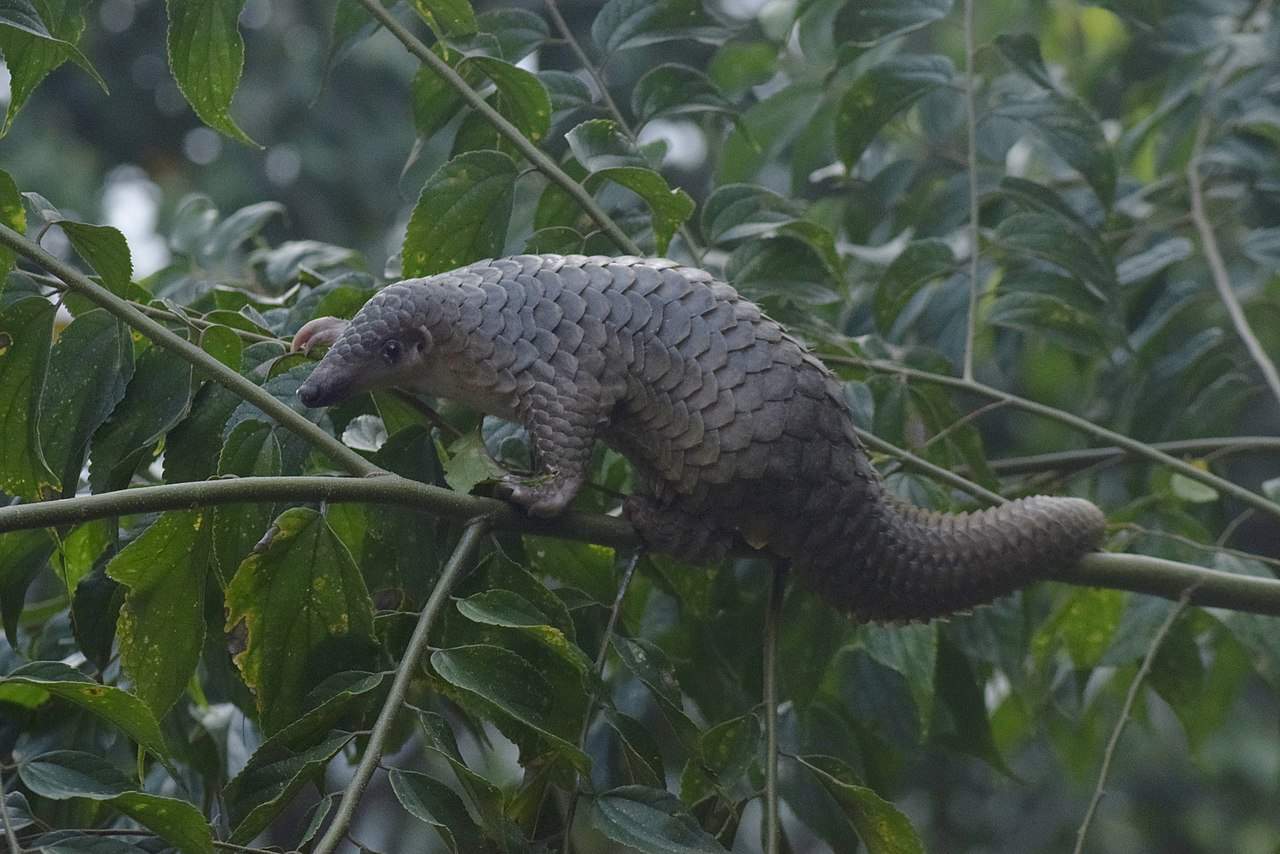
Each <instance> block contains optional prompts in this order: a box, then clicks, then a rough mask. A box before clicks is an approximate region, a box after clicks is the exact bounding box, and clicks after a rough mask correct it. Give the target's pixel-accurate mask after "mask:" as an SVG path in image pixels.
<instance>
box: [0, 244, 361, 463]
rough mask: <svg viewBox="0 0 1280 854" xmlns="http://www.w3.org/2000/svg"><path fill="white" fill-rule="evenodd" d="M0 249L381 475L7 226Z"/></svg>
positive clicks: (324, 446)
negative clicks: (24, 261) (58, 281)
mask: <svg viewBox="0 0 1280 854" xmlns="http://www.w3.org/2000/svg"><path fill="white" fill-rule="evenodd" d="M0 244H3V245H4V246H7V247H9V248H10V249H12V250H13V251H15V252H17V253H18V254H19V255H21V256H23V257H24V258H26V259H28V260H29V261H32V262H34V263H36V264H38V265H39V266H41V267H43V268H44V269H46V270H48V271H49V272H50V273H53V274H54V275H55V276H57V277H58V278H59V279H61V280H62V281H63V282H65V283H66V285H67V286H68V287H69V288H70V289H71V290H73V291H76V292H77V293H79V294H81V295H83V296H84V297H85V298H87V299H88V300H89V301H90V302H92V303H94V304H95V305H98V306H100V307H102V308H105V309H106V310H107V311H109V312H111V313H112V314H113V315H115V316H116V317H118V318H120V319H121V320H123V321H124V322H125V323H127V324H129V325H130V326H132V327H133V328H134V329H137V330H138V331H139V332H141V333H142V334H143V335H146V336H147V337H148V338H150V339H151V340H152V341H154V342H155V343H156V344H158V345H159V346H161V347H164V348H165V349H166V350H170V351H171V352H173V353H174V354H175V355H177V356H178V357H180V358H181V359H183V360H185V361H187V362H189V363H190V364H191V365H193V366H194V367H195V368H196V370H197V371H199V372H200V373H201V374H203V375H204V376H206V377H208V378H209V379H211V380H213V381H214V382H216V383H218V384H219V385H222V386H225V387H226V388H228V389H230V390H231V391H232V392H234V393H235V394H237V395H239V396H240V397H241V398H242V399H244V400H247V401H249V402H250V403H252V404H253V405H254V406H256V407H258V408H259V409H261V410H262V411H263V412H265V413H266V414H267V415H269V416H271V417H272V418H274V419H275V420H276V421H277V422H279V423H280V424H281V425H283V426H284V427H287V428H289V429H290V430H292V431H293V432H295V433H297V434H298V435H300V436H302V437H303V438H305V439H306V440H307V441H309V442H310V443H311V444H313V445H315V446H316V447H317V448H319V449H321V450H322V451H324V452H325V453H326V454H328V455H329V456H330V457H331V458H332V459H333V461H334V462H336V463H337V464H338V465H340V466H341V467H342V468H343V469H345V470H346V471H348V472H350V473H351V474H355V475H370V474H377V473H379V472H381V471H382V469H380V468H378V466H376V465H374V464H373V463H371V462H369V461H368V460H366V459H365V458H364V457H362V456H360V455H359V454H357V453H356V452H355V451H353V450H351V449H350V448H348V447H347V446H346V445H344V444H342V442H340V441H339V440H338V439H336V438H334V437H333V436H330V435H329V434H328V433H326V432H325V431H324V430H321V429H320V428H319V427H317V426H316V425H315V424H312V423H311V422H310V421H308V420H307V419H306V418H304V417H303V416H302V415H300V414H298V413H297V412H295V411H294V410H292V409H290V408H289V406H288V405H287V404H285V403H284V402H283V401H280V400H278V399H276V398H275V397H273V396H272V395H271V394H269V393H268V392H267V391H266V390H264V389H263V388H262V387H261V386H259V385H257V384H256V383H254V382H253V381H252V380H249V379H247V378H245V377H242V376H240V374H238V373H236V372H235V371H233V370H231V368H228V367H227V366H226V365H224V364H222V363H221V362H219V361H218V360H217V359H215V358H214V357H213V356H211V355H209V354H208V353H206V352H205V351H204V350H201V349H200V348H199V347H197V346H196V345H194V344H192V343H191V342H190V341H188V340H186V339H185V338H183V337H182V336H180V335H178V334H176V333H174V332H171V331H170V330H169V329H167V328H165V327H164V326H162V325H161V324H159V323H157V322H156V321H155V320H152V319H151V318H150V317H147V316H146V315H145V314H143V313H142V312H140V311H138V309H136V308H134V307H133V306H132V305H130V303H129V302H128V300H125V299H122V298H121V297H118V296H116V295H115V294H113V293H111V291H109V290H107V289H106V288H104V287H102V286H101V285H98V284H96V283H95V282H93V281H92V280H91V279H89V277H88V276H86V275H84V274H83V273H81V272H80V271H79V270H77V269H75V268H74V267H72V266H71V265H69V264H67V263H65V262H63V261H61V260H59V259H57V258H55V257H54V256H52V255H50V254H49V253H48V252H46V251H45V250H44V249H43V248H41V247H40V246H39V245H38V244H36V243H33V242H32V241H31V240H29V239H27V238H26V237H24V236H23V235H21V234H19V233H18V232H16V231H14V230H13V229H11V228H9V227H8V226H6V225H0Z"/></svg>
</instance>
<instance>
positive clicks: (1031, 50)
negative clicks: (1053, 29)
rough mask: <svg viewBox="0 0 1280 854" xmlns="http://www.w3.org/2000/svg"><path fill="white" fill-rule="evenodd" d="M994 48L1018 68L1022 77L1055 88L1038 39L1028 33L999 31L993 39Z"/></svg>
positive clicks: (1050, 88)
mask: <svg viewBox="0 0 1280 854" xmlns="http://www.w3.org/2000/svg"><path fill="white" fill-rule="evenodd" d="M995 45H996V50H998V51H1000V55H1001V56H1003V57H1004V58H1005V59H1006V60H1008V62H1009V64H1010V65H1012V66H1013V67H1014V68H1016V69H1018V71H1020V72H1021V73H1022V75H1023V76H1024V77H1026V78H1027V79H1028V80H1030V81H1031V82H1032V83H1035V84H1036V85H1037V86H1040V87H1043V88H1045V89H1049V90H1056V89H1057V87H1056V86H1054V85H1053V78H1051V77H1050V76H1049V69H1047V68H1045V65H1044V57H1043V56H1041V55H1040V41H1039V40H1038V39H1037V38H1036V37H1035V36H1033V35H1031V34H1030V33H1001V34H1000V35H998V36H996V39H995Z"/></svg>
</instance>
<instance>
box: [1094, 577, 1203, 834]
mask: <svg viewBox="0 0 1280 854" xmlns="http://www.w3.org/2000/svg"><path fill="white" fill-rule="evenodd" d="M1191 593H1192V588H1191V587H1188V588H1187V589H1186V590H1185V591H1183V593H1182V596H1181V597H1180V598H1179V599H1178V603H1177V605H1175V606H1174V607H1173V609H1172V610H1171V611H1170V612H1169V616H1168V617H1166V618H1165V621H1164V622H1163V623H1161V624H1160V628H1159V629H1158V630H1156V633H1155V635H1154V636H1153V637H1152V638H1151V644H1150V645H1149V646H1148V647H1147V655H1146V657H1145V658H1143V659H1142V666H1141V667H1139V668H1138V672H1137V673H1136V674H1135V675H1134V677H1133V682H1131V683H1130V684H1129V693H1128V695H1127V696H1126V697H1125V698H1124V705H1123V706H1121V707H1120V720H1118V721H1116V726H1115V729H1113V730H1112V731H1111V739H1110V740H1109V741H1108V742H1107V749H1106V751H1105V752H1103V754H1102V768H1101V769H1100V770H1099V771H1098V784H1097V786H1095V787H1094V790H1093V797H1092V798H1090V799H1089V808H1088V809H1087V810H1086V811H1085V814H1084V820H1083V821H1081V822H1080V829H1079V830H1078V831H1076V847H1075V854H1081V852H1083V851H1084V840H1085V836H1086V835H1087V834H1088V833H1089V823H1090V822H1091V821H1093V814H1094V813H1095V812H1096V811H1097V809H1098V804H1099V803H1100V802H1101V801H1102V796H1103V795H1104V794H1105V793H1106V785H1107V774H1108V773H1109V772H1110V770H1111V760H1112V758H1113V757H1114V756H1115V752H1116V745H1118V744H1119V743H1120V734H1121V733H1123V732H1124V727H1125V724H1127V723H1128V722H1129V715H1130V714H1131V713H1132V712H1133V704H1134V702H1135V701H1136V700H1137V698H1138V689H1139V688H1140V687H1142V680H1143V679H1145V678H1146V676H1147V674H1148V673H1149V672H1151V664H1152V662H1154V661H1155V658H1156V653H1157V652H1158V651H1159V650H1160V644H1162V643H1163V642H1164V638H1165V635H1167V634H1168V633H1169V629H1171V628H1173V624H1174V622H1175V621H1176V620H1177V619H1178V616H1179V615H1180V614H1181V613H1182V612H1183V611H1184V610H1186V607H1187V605H1188V604H1189V603H1190V601H1191Z"/></svg>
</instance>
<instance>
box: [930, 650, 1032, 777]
mask: <svg viewBox="0 0 1280 854" xmlns="http://www.w3.org/2000/svg"><path fill="white" fill-rule="evenodd" d="M937 686H938V705H939V709H940V711H939V713H938V714H937V715H936V717H942V716H943V714H944V712H945V717H946V719H947V723H949V726H945V725H942V724H941V723H939V722H938V721H935V725H934V728H933V729H934V733H935V738H936V739H937V740H938V741H940V742H941V743H942V744H945V745H946V746H947V747H949V748H950V749H952V750H957V751H961V752H963V753H968V754H971V755H973V756H976V757H978V758H979V759H981V760H983V761H984V762H986V763H987V764H989V765H990V766H991V767H992V768H995V769H996V770H997V771H999V772H1001V773H1002V774H1005V775H1006V776H1009V777H1012V776H1013V772H1012V771H1011V770H1010V769H1009V766H1008V764H1007V763H1006V762H1005V761H1004V757H1003V756H1001V755H1000V749H999V748H998V747H997V746H996V740H995V736H994V734H993V733H992V731H991V720H990V719H989V718H988V717H987V707H986V704H985V701H984V699H983V696H982V685H981V683H980V682H979V681H978V679H977V678H976V677H975V675H974V672H973V667H972V666H970V664H969V659H968V658H966V657H965V654H964V653H963V652H961V651H960V650H959V649H958V648H956V646H955V645H954V644H952V643H949V642H947V641H946V640H943V641H942V642H940V643H939V644H938V670H937Z"/></svg>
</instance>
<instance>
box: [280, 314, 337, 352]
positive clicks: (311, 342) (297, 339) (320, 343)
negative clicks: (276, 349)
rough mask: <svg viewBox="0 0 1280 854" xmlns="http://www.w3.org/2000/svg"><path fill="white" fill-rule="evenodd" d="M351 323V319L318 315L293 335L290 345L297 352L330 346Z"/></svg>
mask: <svg viewBox="0 0 1280 854" xmlns="http://www.w3.org/2000/svg"><path fill="white" fill-rule="evenodd" d="M350 325H351V321H350V320H342V319H340V318H337V317H317V318H316V319H315V320H312V321H309V322H308V323H306V324H305V325H304V326H303V327H302V328H301V329H299V330H298V332H297V334H296V335H294V336H293V343H291V344H290V345H289V349H290V350H293V351H295V352H296V351H298V350H301V351H302V352H303V353H309V352H311V348H312V347H329V346H331V345H332V344H333V342H334V341H337V340H338V338H339V336H341V335H342V333H343V332H345V331H346V329H347V327H348V326H350Z"/></svg>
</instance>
